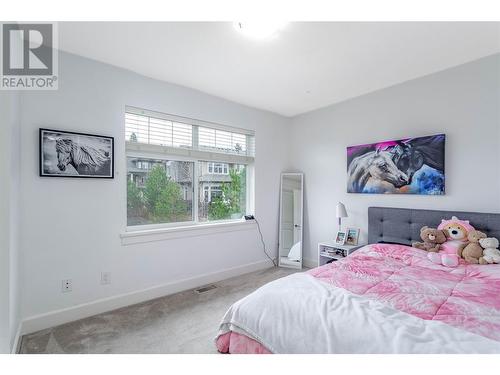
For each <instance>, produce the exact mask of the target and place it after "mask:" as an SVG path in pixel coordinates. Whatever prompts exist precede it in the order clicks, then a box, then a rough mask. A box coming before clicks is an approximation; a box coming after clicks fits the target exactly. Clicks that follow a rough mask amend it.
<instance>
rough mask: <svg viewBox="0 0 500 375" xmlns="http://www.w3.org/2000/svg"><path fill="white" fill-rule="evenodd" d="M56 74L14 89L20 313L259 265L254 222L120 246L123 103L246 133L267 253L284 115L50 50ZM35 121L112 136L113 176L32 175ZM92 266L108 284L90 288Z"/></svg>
mask: <svg viewBox="0 0 500 375" xmlns="http://www.w3.org/2000/svg"><path fill="white" fill-rule="evenodd" d="M221 73H222V72H221ZM214 74H216V72H215V73H214ZM59 76H60V81H59V90H57V91H53V92H27V91H26V92H23V93H22V96H21V103H22V114H21V124H22V129H21V132H22V133H21V135H22V143H23V153H22V158H21V163H22V166H21V194H22V197H23V199H22V202H21V231H22V240H21V246H22V249H23V255H24V262H23V266H24V275H25V278H24V298H23V315H24V318H25V319H28V321H29V320H30V318H32V317H34V316H38V315H39V314H45V313H48V312H51V311H54V310H58V309H66V308H71V307H73V306H75V305H78V304H83V303H88V302H91V301H95V300H99V299H103V298H108V297H112V296H117V295H120V294H123V293H130V292H134V291H139V290H143V289H146V288H151V287H155V286H160V285H164V284H167V283H170V282H176V281H179V280H182V279H186V278H192V277H199V276H201V275H205V274H209V273H214V272H219V271H222V270H225V269H229V268H233V267H240V266H245V265H249V264H250V265H251V264H254V263H257V264H259V265H260V267H263V266H265V265H266V263H265V262H266V259H267V258H266V257H265V255H264V253H263V251H262V246H261V244H260V242H259V236H258V233H257V231H256V227H255V226H250V227H249V228H248V229H247V230H243V231H237V232H228V233H218V234H213V235H207V236H202V237H192V238H182V239H172V240H168V241H159V242H150V243H143V244H137V245H129V246H122V244H121V241H120V233H121V232H123V231H124V230H125V226H126V183H125V180H126V170H125V155H124V151H125V147H124V109H125V106H126V105H131V106H135V107H139V108H145V109H150V110H155V111H159V112H165V113H171V114H175V115H180V116H186V117H192V118H197V119H202V120H206V121H213V122H217V123H220V124H227V125H231V126H236V127H241V128H246V129H253V130H255V131H256V148H257V150H256V152H257V156H256V160H255V170H256V177H255V196H256V201H255V212H256V216H257V218H258V219H259V220H260V222H261V226H262V231H263V233H264V237H265V241H266V243H267V245H268V247H269V248H270V249H273V253H274V252H275V251H274V250H275V249H276V247H277V234H278V228H277V223H278V195H279V181H280V172H282V170H283V168H284V166H285V164H286V144H285V142H284V141H283V140H282V139H283V133H284V132H285V129H286V126H287V125H288V120H287V119H286V118H284V117H281V116H278V115H274V114H271V113H269V112H264V111H259V110H256V109H252V108H249V107H245V106H242V105H239V104H235V103H232V102H229V101H226V100H223V99H219V98H216V97H213V96H210V95H206V94H203V93H201V92H198V91H195V90H191V89H187V88H183V87H180V86H176V85H172V84H168V83H164V82H160V81H156V80H153V79H149V78H146V77H144V76H140V75H137V74H135V73H133V72H130V71H126V70H122V69H119V68H116V67H112V66H110V65H106V64H102V63H99V62H96V61H92V60H88V59H85V58H81V57H78V56H75V55H71V54H67V53H61V54H60V57H59ZM40 127H47V128H54V129H63V130H70V131H79V132H88V133H96V134H103V135H109V136H114V137H115V178H114V179H113V180H95V179H71V178H69V179H65V178H40V177H39V176H38V152H39V151H38V128H40ZM268 264H269V265H270V264H271V263H270V262H269V263H268ZM101 271H109V272H111V274H112V275H111V280H112V283H111V285H106V286H101V285H100V273H101ZM66 278H71V279H72V280H73V291H72V292H71V293H64V294H63V293H61V280H62V279H66ZM35 320H36V319H35ZM41 324H42V323H41ZM44 324H45V323H43V324H42V325H44ZM31 326H32V327H35V329H36V328H40V325H37V324H34V325H31Z"/></svg>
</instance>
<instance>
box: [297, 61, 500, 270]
mask: <svg viewBox="0 0 500 375" xmlns="http://www.w3.org/2000/svg"><path fill="white" fill-rule="evenodd" d="M499 90H500V55H495V56H491V57H487V58H484V59H481V60H477V61H475V62H472V63H468V64H465V65H461V66H458V67H456V68H452V69H448V70H446V71H443V72H440V73H436V74H432V75H429V76H426V77H423V78H420V79H416V80H413V81H409V82H405V83H403V84H400V85H397V86H394V87H390V88H387V89H384V90H381V91H377V92H374V93H371V94H368V95H364V96H361V97H358V98H355V99H352V100H349V101H346V102H343V103H339V104H337V105H332V106H329V107H327V108H323V109H320V110H317V111H314V112H310V113H307V114H304V115H301V116H298V117H296V118H294V119H293V120H292V134H291V146H290V150H293V152H292V154H291V159H290V163H291V165H292V166H293V167H295V169H297V170H299V171H302V172H304V173H305V180H304V181H305V220H304V223H305V227H304V232H305V233H304V234H305V238H304V252H305V254H304V257H305V258H306V260H309V264H315V263H316V251H317V243H318V242H319V241H327V240H332V239H333V236H334V233H335V231H336V230H337V224H336V218H335V205H336V203H337V202H338V201H342V202H344V203H345V205H346V207H347V210H348V214H349V218H348V219H347V220H344V223H345V224H346V225H351V226H354V227H359V228H361V230H362V231H361V241H365V240H366V234H367V224H368V218H367V209H368V207H369V206H389V207H391V206H392V207H412V208H424V209H452V210H471V211H483V212H500V116H499V111H500V109H499V108H500V94H499ZM437 133H446V136H447V139H446V142H447V143H446V195H445V196H406V195H363V194H347V193H346V147H347V146H351V145H357V144H365V143H371V142H376V141H383V140H388V139H399V138H404V137H413V136H420V135H431V134H437ZM306 264H307V262H306Z"/></svg>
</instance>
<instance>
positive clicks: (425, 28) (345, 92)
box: [59, 22, 500, 116]
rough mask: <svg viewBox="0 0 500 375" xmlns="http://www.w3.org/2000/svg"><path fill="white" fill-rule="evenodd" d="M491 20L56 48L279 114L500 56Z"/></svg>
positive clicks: (200, 29)
mask: <svg viewBox="0 0 500 375" xmlns="http://www.w3.org/2000/svg"><path fill="white" fill-rule="evenodd" d="M499 25H500V23H473V22H467V23H466V22H460V23H441V22H440V23H429V22H421V23H403V22H398V23H339V22H327V23H325V22H322V23H319V22H318V23H305V22H298V23H296V22H294V23H289V24H288V25H287V26H286V27H285V28H284V29H283V30H282V31H281V32H280V33H279V34H278V35H276V36H275V37H273V38H272V39H269V40H253V39H248V38H246V37H245V36H243V35H241V34H240V33H238V32H237V31H236V30H235V29H234V28H233V25H232V23H228V22H215V23H214V22H201V23H200V22H186V23H178V22H176V23H169V22H165V23H143V22H137V23H133V22H122V23H114V22H113V23H111V22H103V23H89V22H87V23H74V22H64V23H60V24H59V47H60V49H62V50H65V51H68V52H72V53H75V54H78V55H82V56H86V57H89V58H92V59H95V60H98V61H102V62H106V63H109V64H112V65H116V66H119V67H123V68H126V69H130V70H132V71H134V72H137V73H140V74H143V75H145V76H148V77H152V78H156V79H160V80H163V81H167V82H172V83H176V84H179V85H183V86H187V87H191V88H193V89H197V90H200V91H203V92H206V93H209V94H212V95H216V96H219V97H222V98H225V99H229V100H232V101H235V102H238V103H242V104H246V105H249V106H252V107H256V108H260V109H264V110H269V111H272V112H276V113H279V114H282V115H285V116H294V115H297V114H300V113H303V112H307V111H311V110H313V109H316V108H320V107H324V106H327V105H330V104H333V103H337V102H340V101H343V100H346V99H349V98H352V97H355V96H359V95H362V94H366V93H368V92H371V91H375V90H379V89H381V88H384V87H388V86H391V85H394V84H397V83H400V82H404V81H407V80H410V79H413V78H417V77H421V76H423V75H427V74H429V73H433V72H437V71H440V70H443V69H446V68H449V67H452V66H456V65H459V64H462V63H465V62H468V61H471V60H475V59H478V58H481V57H483V56H487V55H490V54H493V53H498V52H500V26H499Z"/></svg>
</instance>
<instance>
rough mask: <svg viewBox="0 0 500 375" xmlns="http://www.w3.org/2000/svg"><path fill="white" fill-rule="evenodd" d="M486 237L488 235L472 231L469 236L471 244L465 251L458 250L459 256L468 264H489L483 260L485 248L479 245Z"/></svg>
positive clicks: (469, 243) (464, 248)
mask: <svg viewBox="0 0 500 375" xmlns="http://www.w3.org/2000/svg"><path fill="white" fill-rule="evenodd" d="M486 237H487V236H486V234H484V233H483V232H480V231H478V230H472V231H470V232H469V234H468V236H467V239H468V240H469V242H468V243H467V245H466V246H465V247H463V250H461V248H459V249H458V256H459V257H461V258H464V259H465V261H466V262H467V263H472V264H479V263H480V264H486V263H487V262H486V261H485V260H484V259H483V248H482V247H481V245H480V244H479V240H480V239H482V238H486Z"/></svg>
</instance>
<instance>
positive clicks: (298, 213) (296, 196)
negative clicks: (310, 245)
mask: <svg viewBox="0 0 500 375" xmlns="http://www.w3.org/2000/svg"><path fill="white" fill-rule="evenodd" d="M300 241H302V190H298V189H294V190H293V243H294V244H296V243H297V242H300Z"/></svg>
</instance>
